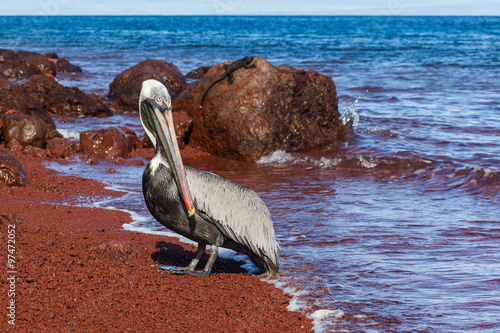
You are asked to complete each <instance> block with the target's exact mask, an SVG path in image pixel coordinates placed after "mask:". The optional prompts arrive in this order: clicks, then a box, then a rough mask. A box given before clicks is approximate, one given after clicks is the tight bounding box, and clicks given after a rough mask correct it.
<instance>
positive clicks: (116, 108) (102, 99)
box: [87, 94, 122, 114]
mask: <svg viewBox="0 0 500 333" xmlns="http://www.w3.org/2000/svg"><path fill="white" fill-rule="evenodd" d="M87 96H88V97H89V98H90V99H91V100H93V101H95V103H101V104H103V105H105V106H106V107H107V108H108V109H109V110H110V111H111V113H113V114H114V113H118V112H121V111H122V110H121V109H120V108H119V106H118V105H117V103H116V102H115V101H110V100H109V99H107V98H106V97H104V96H102V95H97V94H88V95H87Z"/></svg>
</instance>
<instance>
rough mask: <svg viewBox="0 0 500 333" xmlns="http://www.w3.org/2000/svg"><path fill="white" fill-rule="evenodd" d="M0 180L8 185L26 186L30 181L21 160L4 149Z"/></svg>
mask: <svg viewBox="0 0 500 333" xmlns="http://www.w3.org/2000/svg"><path fill="white" fill-rule="evenodd" d="M0 182H2V183H5V184H7V185H8V186H26V184H28V182H29V180H28V178H27V177H26V171H24V167H23V165H22V164H21V162H19V161H18V160H17V159H15V158H14V157H12V156H11V155H9V154H7V153H6V152H3V151H0Z"/></svg>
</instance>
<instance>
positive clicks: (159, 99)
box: [155, 95, 163, 104]
mask: <svg viewBox="0 0 500 333" xmlns="http://www.w3.org/2000/svg"><path fill="white" fill-rule="evenodd" d="M155 101H156V103H158V104H162V102H163V99H162V98H161V96H160V95H156V96H155Z"/></svg>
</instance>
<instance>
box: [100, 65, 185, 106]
mask: <svg viewBox="0 0 500 333" xmlns="http://www.w3.org/2000/svg"><path fill="white" fill-rule="evenodd" d="M148 79H155V80H158V81H160V82H161V83H163V84H164V85H165V86H166V87H167V89H168V91H169V93H170V96H171V97H172V99H175V98H176V97H177V96H178V95H179V94H180V93H181V92H182V91H183V90H184V89H185V88H186V80H185V79H184V76H182V74H181V72H180V71H179V69H178V68H177V67H176V66H175V65H173V64H170V63H166V62H163V61H161V60H151V59H147V60H144V61H143V62H140V63H139V64H137V65H135V66H133V67H130V68H129V69H126V70H125V71H123V72H121V73H120V74H118V75H117V76H116V77H115V79H114V80H113V82H111V84H110V85H109V93H108V98H109V99H110V100H113V101H116V102H117V103H118V105H120V106H121V107H122V108H123V110H124V111H137V110H138V108H139V94H140V92H141V88H142V82H144V81H145V80H148Z"/></svg>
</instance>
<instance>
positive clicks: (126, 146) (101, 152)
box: [80, 127, 137, 159]
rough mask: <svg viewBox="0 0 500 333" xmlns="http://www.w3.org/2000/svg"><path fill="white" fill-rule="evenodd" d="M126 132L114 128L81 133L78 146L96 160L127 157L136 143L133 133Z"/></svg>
mask: <svg viewBox="0 0 500 333" xmlns="http://www.w3.org/2000/svg"><path fill="white" fill-rule="evenodd" d="M127 132H128V133H125V131H123V130H122V129H120V128H116V127H110V128H107V129H100V130H94V131H86V132H81V133H80V144H81V146H82V149H83V151H84V152H85V153H86V154H88V155H91V156H94V157H97V158H105V159H113V158H116V157H127V156H128V155H129V154H130V152H131V151H132V149H133V148H134V145H135V144H136V143H137V136H136V135H135V133H131V132H130V131H127Z"/></svg>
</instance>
